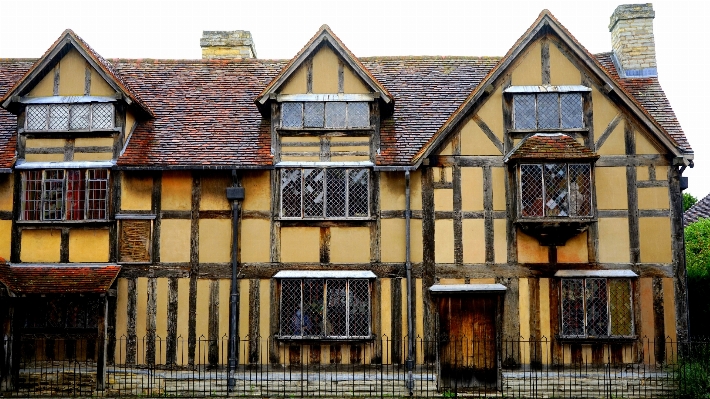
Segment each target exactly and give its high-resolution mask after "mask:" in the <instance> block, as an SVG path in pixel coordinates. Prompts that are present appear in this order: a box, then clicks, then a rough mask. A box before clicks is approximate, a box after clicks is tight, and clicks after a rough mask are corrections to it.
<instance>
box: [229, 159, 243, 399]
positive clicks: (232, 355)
mask: <svg viewBox="0 0 710 399" xmlns="http://www.w3.org/2000/svg"><path fill="white" fill-rule="evenodd" d="M240 183H241V182H240V180H239V175H238V173H237V170H236V169H233V170H232V187H228V188H227V200H229V201H232V281H231V284H230V292H229V348H228V356H229V357H228V364H227V389H228V390H229V391H230V392H231V391H232V390H234V387H235V386H236V382H237V381H236V379H235V378H234V371H235V370H236V369H237V358H238V354H237V348H238V346H239V341H238V338H239V337H237V328H238V325H237V323H238V319H239V315H238V314H237V312H238V311H239V308H238V306H239V291H238V290H237V287H238V286H237V285H238V284H239V280H238V279H237V277H238V274H239V262H238V260H237V252H238V250H239V214H240V213H241V206H242V204H241V201H242V200H243V199H244V187H240Z"/></svg>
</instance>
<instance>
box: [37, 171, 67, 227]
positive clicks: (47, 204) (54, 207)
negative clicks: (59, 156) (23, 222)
mask: <svg viewBox="0 0 710 399" xmlns="http://www.w3.org/2000/svg"><path fill="white" fill-rule="evenodd" d="M43 189H44V190H43V191H44V198H43V204H42V212H43V214H44V217H43V219H44V220H62V217H63V216H64V171H63V170H57V169H50V170H46V171H45V172H44V187H43Z"/></svg>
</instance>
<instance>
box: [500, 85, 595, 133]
mask: <svg viewBox="0 0 710 399" xmlns="http://www.w3.org/2000/svg"><path fill="white" fill-rule="evenodd" d="M513 126H515V129H520V130H545V129H560V128H561V129H581V128H583V127H584V119H583V113H582V94H581V93H537V94H516V95H515V96H513Z"/></svg>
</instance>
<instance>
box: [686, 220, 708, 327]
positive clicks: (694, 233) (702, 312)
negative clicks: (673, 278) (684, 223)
mask: <svg viewBox="0 0 710 399" xmlns="http://www.w3.org/2000/svg"><path fill="white" fill-rule="evenodd" d="M685 264H686V269H687V271H688V307H689V311H690V332H691V334H692V335H693V337H694V338H695V337H701V336H703V337H710V323H708V322H707V320H710V295H708V294H707V292H708V288H710V219H699V220H698V221H697V222H695V223H691V224H689V225H688V227H686V228H685Z"/></svg>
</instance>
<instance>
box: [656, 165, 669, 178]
mask: <svg viewBox="0 0 710 399" xmlns="http://www.w3.org/2000/svg"><path fill="white" fill-rule="evenodd" d="M656 180H668V166H661V165H657V166H656Z"/></svg>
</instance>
